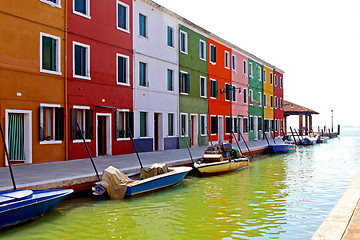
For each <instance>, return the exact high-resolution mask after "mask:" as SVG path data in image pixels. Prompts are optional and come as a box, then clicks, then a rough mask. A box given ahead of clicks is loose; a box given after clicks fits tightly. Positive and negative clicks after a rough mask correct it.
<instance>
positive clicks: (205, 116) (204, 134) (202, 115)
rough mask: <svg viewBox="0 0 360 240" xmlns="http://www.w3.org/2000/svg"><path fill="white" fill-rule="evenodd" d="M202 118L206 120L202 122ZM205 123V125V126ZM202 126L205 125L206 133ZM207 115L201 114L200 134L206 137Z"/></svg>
mask: <svg viewBox="0 0 360 240" xmlns="http://www.w3.org/2000/svg"><path fill="white" fill-rule="evenodd" d="M202 118H204V122H202ZM203 124H204V126H203ZM202 127H204V133H202ZM206 130H207V115H206V114H200V136H202V137H205V136H207V131H206Z"/></svg>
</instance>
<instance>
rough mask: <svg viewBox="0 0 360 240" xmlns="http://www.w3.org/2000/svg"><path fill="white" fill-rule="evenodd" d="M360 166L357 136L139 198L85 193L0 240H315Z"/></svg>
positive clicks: (259, 160)
mask: <svg viewBox="0 0 360 240" xmlns="http://www.w3.org/2000/svg"><path fill="white" fill-rule="evenodd" d="M359 167H360V132H359V129H355V130H354V129H352V130H351V131H350V130H349V131H347V132H344V134H343V136H341V137H340V138H338V139H333V140H331V141H330V142H329V143H327V144H321V145H315V146H312V147H299V148H298V149H297V151H296V152H295V153H292V154H282V155H276V156H275V155H274V156H261V157H258V158H256V160H255V161H253V162H251V166H250V167H249V168H247V169H244V170H240V171H234V172H231V173H228V174H222V175H217V176H211V177H203V178H198V177H187V178H186V179H184V181H183V182H182V183H181V184H179V185H178V186H174V187H171V188H168V189H166V190H164V191H158V192H155V193H151V194H147V195H143V196H141V197H136V198H131V199H125V200H119V201H106V200H96V199H94V198H92V197H90V196H89V197H88V196H82V197H76V198H69V199H66V200H65V201H63V202H62V203H61V204H60V205H59V206H58V207H57V208H55V209H54V210H53V211H52V212H50V213H49V214H47V215H45V216H43V217H41V218H39V219H37V220H35V221H32V222H30V223H27V224H24V225H21V226H19V227H16V228H13V229H10V230H7V231H4V232H0V238H1V239H7V240H10V239H120V238H121V239H310V238H311V236H312V235H313V234H314V232H315V231H316V230H317V228H318V227H319V226H320V224H321V223H322V222H323V220H324V219H325V217H326V216H327V215H328V214H329V212H330V211H331V209H332V208H333V207H334V205H335V204H336V202H337V201H338V200H339V199H340V197H341V196H342V194H343V193H344V192H345V190H346V189H347V187H348V186H349V184H350V183H351V181H352V178H353V177H354V176H355V174H356V172H357V170H358V169H359Z"/></svg>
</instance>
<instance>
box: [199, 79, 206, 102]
mask: <svg viewBox="0 0 360 240" xmlns="http://www.w3.org/2000/svg"><path fill="white" fill-rule="evenodd" d="M201 80H203V81H204V86H203V87H202V81H201ZM202 88H204V89H202ZM201 90H203V92H204V95H202V94H201V92H202V91H201ZM200 97H202V98H207V94H206V77H204V76H200Z"/></svg>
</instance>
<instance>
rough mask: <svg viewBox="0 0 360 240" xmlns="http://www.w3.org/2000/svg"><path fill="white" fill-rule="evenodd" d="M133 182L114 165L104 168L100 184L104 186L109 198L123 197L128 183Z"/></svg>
mask: <svg viewBox="0 0 360 240" xmlns="http://www.w3.org/2000/svg"><path fill="white" fill-rule="evenodd" d="M133 182H135V181H134V180H132V179H130V178H129V177H128V176H126V175H125V174H124V173H122V172H121V171H119V170H118V169H117V168H115V167H112V166H110V167H108V168H106V169H105V170H104V172H103V175H102V179H101V182H100V184H101V185H102V186H103V187H105V188H106V191H107V193H108V194H109V196H110V198H111V199H121V198H124V196H125V193H126V189H127V186H128V184H131V183H133Z"/></svg>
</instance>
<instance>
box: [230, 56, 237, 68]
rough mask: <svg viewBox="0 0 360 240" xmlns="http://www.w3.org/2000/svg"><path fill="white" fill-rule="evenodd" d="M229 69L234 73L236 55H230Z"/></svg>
mask: <svg viewBox="0 0 360 240" xmlns="http://www.w3.org/2000/svg"><path fill="white" fill-rule="evenodd" d="M231 67H232V70H233V71H235V72H236V55H234V54H232V55H231Z"/></svg>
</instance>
